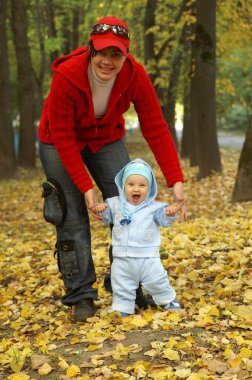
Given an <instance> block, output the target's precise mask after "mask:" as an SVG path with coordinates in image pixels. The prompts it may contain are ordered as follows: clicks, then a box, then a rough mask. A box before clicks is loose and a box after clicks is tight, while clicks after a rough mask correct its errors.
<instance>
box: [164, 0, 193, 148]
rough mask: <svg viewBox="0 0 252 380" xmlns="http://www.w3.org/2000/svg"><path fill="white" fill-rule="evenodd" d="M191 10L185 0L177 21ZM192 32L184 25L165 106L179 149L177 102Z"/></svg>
mask: <svg viewBox="0 0 252 380" xmlns="http://www.w3.org/2000/svg"><path fill="white" fill-rule="evenodd" d="M189 9H190V4H189V1H188V0H184V1H183V2H182V4H181V7H180V10H179V12H178V15H177V17H176V21H177V22H178V21H179V20H180V18H181V17H182V15H183V14H184V13H185V12H188V11H189ZM189 31H190V27H189V26H188V25H187V24H184V26H183V29H182V31H181V35H180V38H179V43H178V47H177V50H176V52H175V55H174V59H173V61H172V63H171V74H170V78H169V82H168V88H167V92H166V94H165V99H166V100H165V104H164V117H165V120H166V121H167V123H168V125H169V129H170V132H171V135H172V137H173V140H174V142H175V145H176V147H177V149H178V139H177V134H176V129H175V118H176V101H177V88H178V83H179V75H180V70H181V65H182V62H183V60H184V59H185V50H184V48H185V46H186V43H185V39H186V36H187V35H188V32H189Z"/></svg>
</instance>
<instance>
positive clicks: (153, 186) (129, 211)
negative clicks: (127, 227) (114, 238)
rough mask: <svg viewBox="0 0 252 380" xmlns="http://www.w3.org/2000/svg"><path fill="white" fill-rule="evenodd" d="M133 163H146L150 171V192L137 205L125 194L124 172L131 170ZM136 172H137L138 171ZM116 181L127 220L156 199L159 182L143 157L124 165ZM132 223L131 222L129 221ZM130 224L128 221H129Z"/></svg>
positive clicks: (140, 171)
mask: <svg viewBox="0 0 252 380" xmlns="http://www.w3.org/2000/svg"><path fill="white" fill-rule="evenodd" d="M132 164H141V165H145V166H147V168H148V172H150V178H149V180H148V182H149V192H148V195H147V197H146V198H145V199H144V200H143V201H142V202H141V203H140V204H139V205H137V206H134V205H131V204H130V203H129V202H128V201H127V199H126V198H125V194H124V182H125V180H124V173H125V171H129V172H130V166H131V165H132ZM134 174H137V173H136V172H135V173H134ZM139 174H140V175H142V170H139ZM115 183H116V185H117V187H118V191H119V196H120V203H121V212H122V214H123V216H124V217H125V218H126V220H131V216H132V215H133V214H134V213H135V212H136V211H138V210H139V209H140V208H142V207H144V206H146V205H148V204H149V203H150V202H152V201H154V199H155V198H156V196H157V182H156V179H155V177H154V174H153V171H152V169H151V167H150V166H149V165H148V164H147V163H146V162H145V161H143V160H141V158H136V159H135V160H133V161H131V162H129V163H128V164H127V165H125V166H124V168H123V169H122V170H121V171H120V172H119V173H118V174H117V175H116V177H115ZM129 223H130V222H129ZM127 224H128V223H127Z"/></svg>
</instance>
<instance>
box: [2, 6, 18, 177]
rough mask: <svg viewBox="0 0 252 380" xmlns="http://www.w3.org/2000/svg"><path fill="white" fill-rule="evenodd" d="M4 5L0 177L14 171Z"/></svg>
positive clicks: (4, 7)
mask: <svg viewBox="0 0 252 380" xmlns="http://www.w3.org/2000/svg"><path fill="white" fill-rule="evenodd" d="M6 5H7V0H0V94H1V96H0V178H6V177H11V176H12V175H13V174H14V173H15V171H16V158H15V149H14V133H13V126H12V114H11V86H10V79H9V63H8V45H7V34H6Z"/></svg>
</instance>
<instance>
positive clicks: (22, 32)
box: [11, 0, 35, 167]
mask: <svg viewBox="0 0 252 380" xmlns="http://www.w3.org/2000/svg"><path fill="white" fill-rule="evenodd" d="M11 12H12V30H13V39H14V45H15V50H16V56H17V71H18V90H19V110H20V154H19V163H20V165H21V166H25V167H34V166H35V143H34V140H35V127H34V113H33V101H34V77H33V68H32V63H31V56H30V49H29V45H28V37H27V32H28V27H27V11H26V1H25V0H11Z"/></svg>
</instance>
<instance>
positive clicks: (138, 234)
mask: <svg viewBox="0 0 252 380" xmlns="http://www.w3.org/2000/svg"><path fill="white" fill-rule="evenodd" d="M115 183H116V185H117V187H118V190H119V196H116V197H112V198H108V199H106V201H105V203H98V204H96V206H95V207H96V212H97V213H98V214H101V215H102V216H103V219H102V221H103V222H104V223H113V225H114V226H113V229H112V246H113V262H112V266H111V283H112V290H113V301H112V311H118V312H120V313H121V315H122V316H126V315H130V314H134V311H135V298H136V290H137V288H138V286H139V283H141V284H142V287H143V288H144V289H145V291H146V292H147V293H149V294H150V295H151V296H152V298H153V300H154V301H155V303H156V304H157V305H159V306H160V307H161V308H162V309H165V310H167V309H180V308H181V307H180V304H179V302H178V301H177V300H176V293H175V290H174V289H173V287H172V286H171V285H170V282H169V280H168V277H167V272H166V270H165V269H164V267H163V265H162V262H161V260H160V254H159V248H160V243H161V238H160V231H159V226H162V227H167V226H169V225H170V224H172V223H173V222H174V221H175V220H176V216H177V215H176V214H177V212H178V211H179V209H180V208H181V206H182V204H180V205H178V204H177V205H174V206H168V205H167V204H165V203H161V202H157V201H155V198H156V196H157V183H156V180H155V177H154V174H153V172H152V169H151V168H150V166H149V165H148V164H147V163H146V162H144V161H143V160H141V159H135V160H133V161H131V162H129V163H128V164H127V165H126V166H125V167H124V168H123V169H122V170H121V171H120V172H119V173H118V174H117V175H116V177H115Z"/></svg>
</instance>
